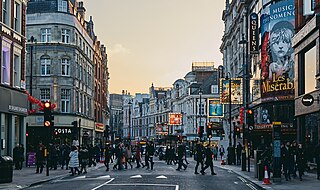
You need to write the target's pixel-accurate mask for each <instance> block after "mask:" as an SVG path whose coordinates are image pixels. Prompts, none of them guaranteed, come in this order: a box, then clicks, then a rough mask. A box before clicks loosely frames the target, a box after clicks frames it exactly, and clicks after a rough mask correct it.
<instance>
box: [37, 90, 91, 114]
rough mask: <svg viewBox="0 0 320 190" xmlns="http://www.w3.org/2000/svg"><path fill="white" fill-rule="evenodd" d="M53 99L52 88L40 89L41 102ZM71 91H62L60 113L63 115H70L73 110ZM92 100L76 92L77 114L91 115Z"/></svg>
mask: <svg viewBox="0 0 320 190" xmlns="http://www.w3.org/2000/svg"><path fill="white" fill-rule="evenodd" d="M50 99H51V92H50V88H41V89H40V100H41V101H47V100H50ZM70 104H71V90H70V89H61V93H60V111H61V112H62V113H70V112H71V108H70ZM88 105H91V98H90V97H88V96H86V95H85V94H82V93H81V92H76V104H75V106H76V112H77V113H83V114H84V115H91V110H92V108H91V106H88Z"/></svg>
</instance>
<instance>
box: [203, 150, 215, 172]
mask: <svg viewBox="0 0 320 190" xmlns="http://www.w3.org/2000/svg"><path fill="white" fill-rule="evenodd" d="M205 157H206V161H205V167H204V168H203V169H202V170H201V171H200V172H201V174H202V175H204V174H205V171H206V169H207V168H208V167H210V169H211V175H217V174H216V173H214V170H213V162H212V159H213V152H212V150H211V147H210V144H208V145H207V148H206V150H205Z"/></svg>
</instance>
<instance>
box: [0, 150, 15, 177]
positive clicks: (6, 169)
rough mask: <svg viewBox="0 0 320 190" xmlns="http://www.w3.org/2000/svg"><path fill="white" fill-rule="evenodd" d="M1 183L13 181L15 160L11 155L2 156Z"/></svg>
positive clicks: (0, 165)
mask: <svg viewBox="0 0 320 190" xmlns="http://www.w3.org/2000/svg"><path fill="white" fill-rule="evenodd" d="M0 171H1V172H0V183H10V182H12V176H13V160H12V158H11V157H10V156H0Z"/></svg>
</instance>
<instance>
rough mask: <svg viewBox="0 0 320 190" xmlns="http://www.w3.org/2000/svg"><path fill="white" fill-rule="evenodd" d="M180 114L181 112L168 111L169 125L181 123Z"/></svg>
mask: <svg viewBox="0 0 320 190" xmlns="http://www.w3.org/2000/svg"><path fill="white" fill-rule="evenodd" d="M181 124H182V114H181V113H169V125H181Z"/></svg>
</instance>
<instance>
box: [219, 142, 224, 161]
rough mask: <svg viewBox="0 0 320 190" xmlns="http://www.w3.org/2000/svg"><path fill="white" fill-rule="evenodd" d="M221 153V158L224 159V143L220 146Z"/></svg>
mask: <svg viewBox="0 0 320 190" xmlns="http://www.w3.org/2000/svg"><path fill="white" fill-rule="evenodd" d="M219 154H220V159H221V160H223V156H224V154H225V150H224V147H223V145H221V146H220V148H219Z"/></svg>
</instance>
